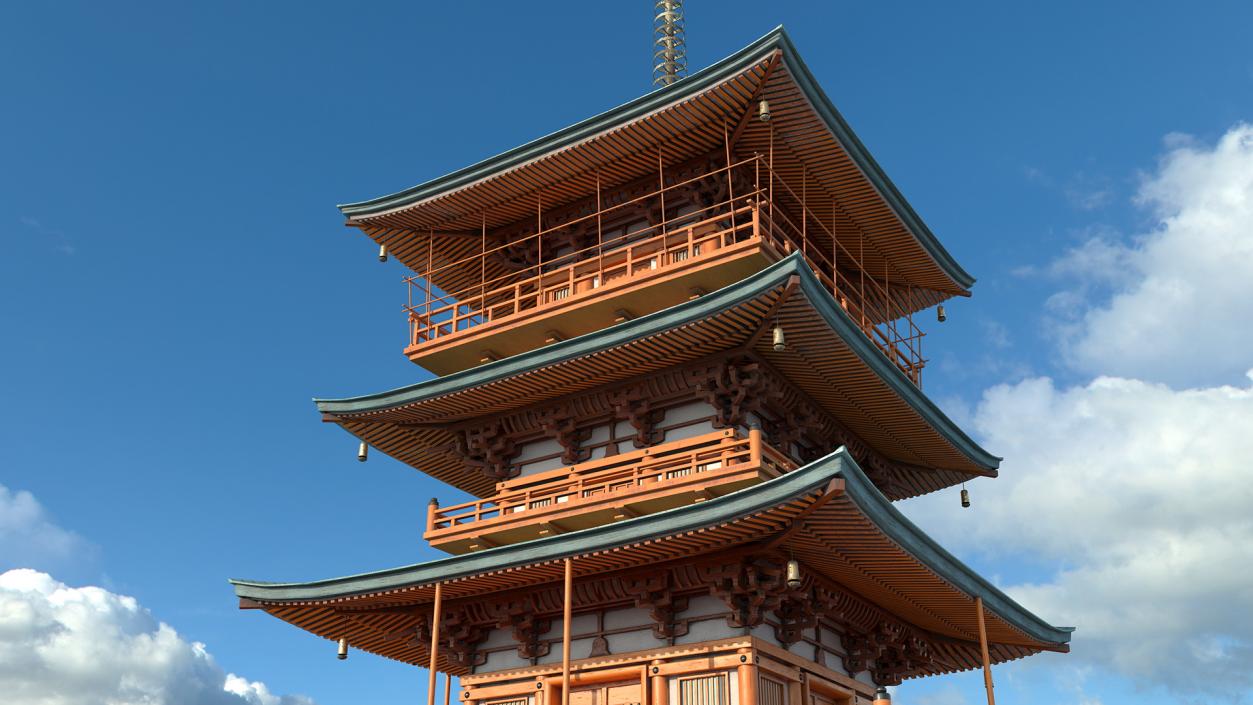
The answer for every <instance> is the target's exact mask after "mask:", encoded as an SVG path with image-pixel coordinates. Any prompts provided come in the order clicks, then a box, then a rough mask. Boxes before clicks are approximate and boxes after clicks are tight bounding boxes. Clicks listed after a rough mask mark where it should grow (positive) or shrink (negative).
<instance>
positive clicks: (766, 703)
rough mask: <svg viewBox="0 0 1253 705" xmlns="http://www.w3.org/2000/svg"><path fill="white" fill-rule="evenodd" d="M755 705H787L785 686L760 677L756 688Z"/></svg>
mask: <svg viewBox="0 0 1253 705" xmlns="http://www.w3.org/2000/svg"><path fill="white" fill-rule="evenodd" d="M757 705H787V686H785V685H784V684H782V683H780V682H779V681H776V680H772V679H770V678H766V677H765V676H762V678H761V682H760V684H759V685H758V686H757Z"/></svg>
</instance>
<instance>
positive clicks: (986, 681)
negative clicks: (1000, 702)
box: [975, 597, 996, 705]
mask: <svg viewBox="0 0 1253 705" xmlns="http://www.w3.org/2000/svg"><path fill="white" fill-rule="evenodd" d="M975 610H976V611H977V612H978V616H979V651H980V652H981V654H982V656H983V688H984V689H985V690H987V691H988V705H996V696H995V695H993V693H992V660H991V659H990V658H989V657H988V629H987V626H986V625H985V624H984V621H983V598H982V597H976V598H975Z"/></svg>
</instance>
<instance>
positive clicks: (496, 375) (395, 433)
mask: <svg viewBox="0 0 1253 705" xmlns="http://www.w3.org/2000/svg"><path fill="white" fill-rule="evenodd" d="M775 318H777V319H778V320H779V321H780V323H781V324H782V325H783V326H784V327H785V329H786V330H787V335H788V341H789V344H788V349H787V350H785V351H782V352H780V351H776V350H774V349H773V346H772V341H771V340H770V339H769V336H766V335H762V334H761V331H762V330H763V327H764V326H767V325H769V324H771V323H772V322H773V320H774V319H775ZM736 352H739V353H751V354H752V355H754V356H756V357H758V358H760V359H761V360H763V361H765V362H767V363H768V364H770V365H772V366H773V367H774V368H776V369H777V370H778V371H779V372H780V373H781V374H782V375H783V376H785V377H786V378H787V379H788V380H789V381H790V382H791V383H793V384H795V385H797V387H799V388H800V389H801V390H802V391H804V392H805V393H806V394H808V395H809V397H811V398H812V399H813V400H814V401H816V402H817V403H818V404H820V405H821V406H822V407H823V408H824V409H825V411H826V412H827V413H829V414H831V415H832V416H833V417H835V418H836V419H838V420H839V422H841V423H842V424H844V425H845V426H847V427H848V429H849V430H850V431H852V433H854V434H856V435H857V436H858V437H859V438H860V439H861V440H863V441H864V442H865V443H866V444H868V445H869V446H870V447H872V448H873V449H875V451H876V452H878V453H881V454H882V455H883V456H885V457H887V458H889V459H891V460H893V461H896V462H899V463H902V464H905V465H907V466H910V467H914V468H917V469H918V470H917V472H908V473H903V475H902V477H903V479H902V481H901V482H900V483H899V484H900V486H899V487H881V488H880V489H882V490H884V491H885V492H887V493H888V495H889V496H891V497H892V498H893V499H900V498H904V497H910V496H915V495H919V494H925V493H927V492H932V491H935V490H938V489H941V488H944V487H949V486H952V485H955V484H957V483H960V482H963V481H965V480H968V479H970V478H972V477H975V476H984V475H995V468H996V467H997V464H998V463H999V459H998V458H996V457H995V456H992V455H991V454H989V453H988V452H987V451H985V450H983V449H982V448H980V447H979V446H978V445H977V444H975V443H974V442H973V441H972V440H971V439H970V438H969V437H968V436H966V435H965V434H964V433H963V432H962V431H961V430H960V429H959V428H958V427H957V426H956V425H955V424H953V422H952V421H950V420H949V419H948V418H947V417H946V416H944V414H943V413H942V412H940V411H939V409H938V408H936V407H935V406H934V404H932V403H931V402H930V401H929V400H927V399H926V397H925V396H924V395H923V394H922V393H921V392H920V391H919V390H918V389H917V387H915V386H914V385H913V384H912V382H910V381H909V380H908V379H907V378H906V377H905V376H904V375H903V374H901V373H900V371H899V370H898V369H896V367H895V366H894V365H892V364H891V363H890V362H889V361H887V359H886V358H884V357H883V355H882V354H881V353H880V352H879V351H878V350H877V349H876V348H874V346H873V344H871V343H870V342H869V341H868V340H867V339H866V338H865V336H864V335H863V334H862V333H861V331H860V329H859V328H858V327H857V326H856V325H855V323H854V322H853V321H852V320H851V319H849V318H848V316H847V314H846V313H845V312H844V311H843V309H841V308H840V307H839V306H838V305H836V304H835V302H834V301H833V300H832V299H831V297H830V295H829V294H827V293H826V292H825V291H824V290H823V289H822V286H821V284H820V283H819V282H818V281H817V279H816V278H815V277H814V275H813V273H812V272H811V271H810V270H809V268H808V267H807V266H806V265H805V264H804V262H803V261H802V260H801V258H800V257H799V256H796V255H793V256H791V257H789V258H787V259H785V260H783V261H782V262H779V263H778V264H775V265H773V266H771V267H770V268H769V269H767V270H764V271H762V272H760V273H759V274H756V275H754V276H752V277H750V278H748V279H745V280H743V281H741V282H739V283H737V284H734V285H731V286H729V287H726V288H724V289H722V290H719V291H717V292H714V293H713V294H709V295H706V296H704V297H701V298H700V299H696V300H694V301H689V302H687V303H685V304H681V305H679V306H675V307H672V308H670V309H666V310H665V311H661V312H659V313H657V314H653V315H650V316H646V317H643V318H640V319H637V320H634V321H629V322H627V323H623V324H619V325H617V326H614V327H612V328H608V329H605V330H603V331H600V332H597V333H593V334H590V335H586V336H582V337H580V338H575V339H571V340H568V341H563V342H560V343H556V344H553V345H550V346H548V347H546V348H543V349H541V350H536V351H532V352H530V353H524V354H521V355H517V356H515V357H513V358H509V359H506V360H501V361H498V362H494V363H489V364H486V365H483V366H481V367H478V368H475V369H472V370H467V371H466V372H462V373H457V374H454V375H449V376H446V377H441V378H438V379H435V380H431V381H429V382H424V383H421V384H418V385H413V386H411V387H406V388H402V389H398V390H395V391H393V392H387V393H383V394H377V395H371V396H368V397H357V398H353V399H345V400H322V401H319V408H320V409H321V410H322V411H323V413H324V414H326V415H327V418H328V420H332V421H334V422H336V423H338V424H340V425H341V426H342V427H343V428H344V429H346V430H347V431H348V432H350V433H352V434H353V435H355V436H357V437H359V438H361V439H362V440H365V441H366V442H368V443H370V444H371V445H372V446H374V447H375V448H378V449H379V450H381V451H382V452H384V453H387V454H388V455H391V456H392V457H395V458H397V459H398V460H400V461H402V462H404V463H406V464H409V465H411V466H413V467H415V468H418V469H419V470H421V471H422V472H424V473H426V474H428V475H431V476H432V477H435V478H436V479H439V480H442V481H444V482H448V483H449V484H452V485H454V486H456V487H458V488H460V489H462V490H464V491H466V492H469V493H470V494H473V495H476V496H480V497H483V496H488V495H489V494H491V493H492V492H493V491H494V488H495V482H494V480H492V479H490V478H488V477H486V476H485V475H483V474H482V473H481V472H479V471H478V470H477V469H476V468H473V467H471V466H469V465H467V464H466V461H465V459H464V457H463V456H462V455H461V454H460V452H459V451H458V446H457V434H456V432H455V431H453V430H450V427H452V426H455V425H456V424H457V423H458V422H463V421H466V420H470V419H475V418H495V417H498V416H500V415H503V414H507V413H510V412H513V411H516V410H518V409H520V408H524V407H528V406H536V405H541V404H543V403H545V402H549V401H552V400H555V399H558V398H562V397H570V396H571V395H575V394H579V393H583V392H590V391H593V390H595V389H597V388H602V387H605V386H607V385H613V384H616V383H621V382H624V381H627V380H631V379H636V378H640V377H641V376H648V375H657V374H660V373H662V372H665V371H667V370H671V369H674V368H680V367H683V366H684V365H689V364H694V363H698V362H699V361H701V360H705V359H708V358H710V357H713V356H718V355H727V354H731V353H736Z"/></svg>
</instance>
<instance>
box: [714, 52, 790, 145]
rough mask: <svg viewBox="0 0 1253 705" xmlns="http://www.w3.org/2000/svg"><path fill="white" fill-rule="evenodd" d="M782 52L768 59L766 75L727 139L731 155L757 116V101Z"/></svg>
mask: <svg viewBox="0 0 1253 705" xmlns="http://www.w3.org/2000/svg"><path fill="white" fill-rule="evenodd" d="M782 57H783V52H782V51H777V50H776V51H775V52H774V56H772V57H771V58H770V63H768V64H766V73H764V74H763V75H762V77H761V82H760V83H758V84H757V89H756V90H755V91H753V97H751V98H749V99H748V107H746V108H745V109H744V115H743V116H742V117H741V118H740V122H739V123H738V124H737V125H736V126H735V131H734V132H732V133H731V137H730V138H729V139H727V147H729V148H730V149H731V152H732V153H736V151H735V143H736V142H739V141H740V135H742V134H744V129H745V128H747V127H748V125H749V123H751V122H752V121H753V118H755V117H756V116H757V101H759V100H761V94H762V93H763V92H765V90H766V84H767V83H769V82H770V74H772V73H774V67H776V66H778V65H779V62H780V61H781V60H782Z"/></svg>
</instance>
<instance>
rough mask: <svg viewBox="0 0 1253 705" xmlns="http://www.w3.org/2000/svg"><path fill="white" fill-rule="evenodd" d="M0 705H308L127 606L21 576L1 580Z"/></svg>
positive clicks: (118, 598) (24, 572) (86, 590)
mask: <svg viewBox="0 0 1253 705" xmlns="http://www.w3.org/2000/svg"><path fill="white" fill-rule="evenodd" d="M0 693H3V694H4V698H3V700H4V702H5V704H6V705H100V704H105V705H121V704H123V703H128V704H129V703H135V704H143V705H166V704H169V705H310V704H311V703H312V701H311V700H309V699H308V698H305V697H303V696H290V695H286V696H277V695H274V694H272V693H270V692H269V690H268V689H267V688H266V686H265V684H264V683H256V682H249V681H247V680H245V679H243V678H240V677H239V676H236V675H234V674H228V673H225V672H223V670H222V668H221V667H220V666H218V665H217V663H216V662H215V661H214V660H213V657H212V656H210V655H209V653H208V652H207V651H206V650H205V647H204V644H200V643H196V642H188V641H185V640H184V639H183V638H182V637H180V636H179V635H178V633H177V632H175V631H174V629H173V628H172V627H170V626H169V625H168V624H165V623H164V622H159V621H157V620H156V619H155V618H154V617H153V616H152V615H151V614H150V613H149V612H148V611H147V610H146V609H144V608H143V607H141V606H140V605H139V604H138V602H136V601H135V599H134V598H131V597H126V596H124V595H118V594H115V593H112V592H109V591H107V590H104V589H102V588H98V587H79V588H74V587H69V586H67V585H65V584H63V583H60V582H58V581H56V580H55V579H53V578H52V577H51V576H50V575H48V574H46V573H41V572H37V571H34V570H29V569H18V570H11V571H8V572H7V573H3V574H0Z"/></svg>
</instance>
